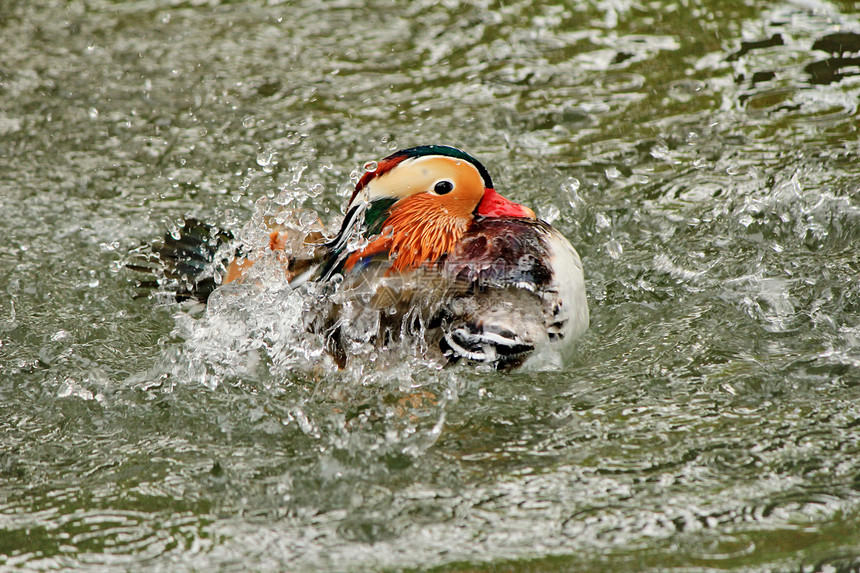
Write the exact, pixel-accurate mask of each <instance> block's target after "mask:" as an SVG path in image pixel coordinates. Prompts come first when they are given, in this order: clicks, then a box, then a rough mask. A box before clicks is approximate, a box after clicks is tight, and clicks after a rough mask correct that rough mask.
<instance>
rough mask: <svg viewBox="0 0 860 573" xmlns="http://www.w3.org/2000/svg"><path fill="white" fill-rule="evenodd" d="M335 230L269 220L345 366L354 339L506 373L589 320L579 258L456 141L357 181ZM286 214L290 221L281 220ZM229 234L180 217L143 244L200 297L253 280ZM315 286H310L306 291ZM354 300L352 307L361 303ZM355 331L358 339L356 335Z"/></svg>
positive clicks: (290, 273) (398, 159)
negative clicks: (319, 305) (175, 227)
mask: <svg viewBox="0 0 860 573" xmlns="http://www.w3.org/2000/svg"><path fill="white" fill-rule="evenodd" d="M345 212H346V215H345V216H344V219H343V221H342V223H341V225H340V229H339V231H338V232H337V233H336V234H335V235H334V237H332V238H331V239H328V240H327V238H326V237H325V234H324V229H323V227H322V225H321V224H319V223H318V224H316V225H312V226H311V228H310V229H309V228H308V226H307V225H304V226H297V225H292V226H291V225H290V224H289V218H290V217H289V215H293V216H294V217H295V216H296V214H295V213H288V214H287V215H288V216H287V217H285V216H283V215H281V216H280V217H278V218H277V220H276V221H275V220H272V219H270V220H269V221H268V226H269V230H270V234H269V236H268V244H267V245H265V246H262V247H261V248H262V249H264V250H265V251H271V252H273V253H274V254H275V255H276V258H277V260H278V261H279V264H280V265H281V266H282V267H283V270H284V272H285V274H286V277H287V279H288V280H289V282H290V286H291V287H292V288H296V289H298V288H313V289H314V291H315V292H317V293H320V292H322V293H324V296H325V297H327V300H328V301H329V303H330V304H328V305H327V308H326V309H325V310H324V311H322V312H317V313H315V316H314V318H312V319H309V321H308V325H307V326H308V329H309V330H311V331H312V332H316V333H319V334H320V335H321V336H324V337H325V345H326V349H327V350H328V352H329V353H330V354H331V356H332V357H334V358H335V360H336V362H337V364H338V365H339V366H341V367H343V366H344V365H345V363H346V362H347V360H348V357H349V348H350V344H349V342H350V341H351V340H354V339H356V338H358V339H361V340H364V341H371V342H372V343H373V344H375V346H376V347H377V348H380V349H384V348H387V347H389V346H391V345H392V344H393V343H394V342H396V341H397V340H403V339H404V338H416V337H417V338H420V343H419V344H417V345H416V346H415V347H416V348H418V349H419V350H420V351H421V352H423V353H425V354H438V355H439V356H441V359H442V360H443V361H446V362H449V363H453V362H457V361H460V360H464V361H467V362H471V363H485V364H489V365H491V366H492V367H494V368H500V369H504V368H512V367H516V366H519V365H521V364H522V363H523V362H524V361H526V359H528V358H529V357H530V356H531V355H533V354H535V353H539V352H540V351H542V350H543V349H544V348H549V349H552V350H554V351H555V355H556V356H558V355H559V354H558V352H557V351H558V350H561V349H564V348H565V347H566V346H567V345H568V344H569V343H570V342H571V341H573V340H574V339H576V338H577V337H579V336H580V335H582V334H583V333H584V332H585V330H586V329H587V327H588V321H589V317H588V306H587V301H586V294H585V282H584V276H583V268H582V263H581V262H580V258H579V255H578V254H577V252H576V251H575V250H574V248H573V247H572V246H571V244H570V243H569V242H568V240H567V239H566V238H565V237H564V236H563V235H561V234H560V233H559V232H558V231H557V230H555V229H554V228H553V227H552V226H550V225H549V224H548V223H546V222H544V221H542V220H540V219H538V218H536V217H535V214H534V212H533V211H532V210H531V209H529V208H528V207H525V206H523V205H520V204H518V203H515V202H513V201H510V200H508V199H506V198H504V197H502V196H501V195H499V194H498V193H497V192H496V191H495V188H494V186H493V182H492V179H491V178H490V174H489V172H488V171H487V170H486V168H485V167H484V166H483V165H482V164H481V163H480V162H478V160H476V159H475V158H473V157H472V156H470V155H468V154H467V153H465V152H463V151H460V150H459V149H455V148H453V147H447V146H441V145H428V146H421V147H413V148H410V149H404V150H401V151H397V152H395V153H393V154H392V155H389V156H388V157H386V158H385V159H383V160H382V161H380V162H379V163H378V164H377V167H376V169H374V170H372V171H367V172H366V173H365V174H364V175H363V176H362V177H361V179H360V180H359V181H358V183H357V184H356V186H355V191H354V192H353V193H352V196H351V198H350V200H349V202H348V204H347V207H346V211H345ZM285 221H287V222H286V223H285ZM234 242H235V241H233V236H232V234H230V233H229V232H226V231H222V230H217V229H215V228H213V227H211V226H210V225H208V224H205V223H202V222H200V221H197V220H193V219H189V220H186V221H185V224H184V226H183V227H182V228H181V229H180V231H179V232H178V233H176V232H174V233H172V234H171V233H168V234H166V235H165V237H164V239H163V240H162V241H161V242H160V243H157V244H155V245H153V247H152V253H151V254H150V256H149V257H148V260H149V262H150V263H153V262H154V263H155V267H153V266H152V265H149V266H146V265H130V266H132V267H133V268H135V269H136V270H144V271H149V272H152V271H153V269H154V268H156V269H157V272H159V273H161V274H162V279H161V284H162V286H163V284H164V282H165V280H166V281H168V282H171V281H172V283H171V284H172V286H173V291H172V294H173V295H174V296H176V298H177V299H179V300H182V299H188V298H191V299H196V300H199V301H201V302H205V301H206V299H207V298H208V296H209V295H210V294H211V293H212V292H213V291H214V290H215V289H216V288H218V286H219V283H220V284H228V283H241V282H243V281H245V280H246V279H247V277H248V276H250V273H249V270H250V269H251V268H252V266H253V265H254V264H255V263H254V262H253V260H252V257H250V256H247V255H245V254H244V253H242V252H241V251H240V252H237V251H236V249H235V248H234V247H231V245H232V243H234ZM311 285H313V286H312V287H311ZM359 300H360V301H361V304H355V302H356V301H359ZM357 329H358V330H363V332H359V333H356V332H355V331H356V330H357Z"/></svg>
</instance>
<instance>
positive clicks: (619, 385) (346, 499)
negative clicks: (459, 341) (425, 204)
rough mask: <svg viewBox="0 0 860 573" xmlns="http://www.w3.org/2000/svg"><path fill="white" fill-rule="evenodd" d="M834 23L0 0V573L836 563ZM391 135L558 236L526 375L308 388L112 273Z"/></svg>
mask: <svg viewBox="0 0 860 573" xmlns="http://www.w3.org/2000/svg"><path fill="white" fill-rule="evenodd" d="M858 14H860V5H858V3H857V2H856V1H852V0H846V1H842V2H838V1H830V2H827V1H820V0H797V1H793V2H792V1H784V2H780V1H766V0H684V1H682V2H680V3H675V2H668V1H666V0H654V1H648V2H640V1H633V0H590V1H579V2H562V1H552V2H549V1H540V0H537V1H524V0H519V1H517V0H512V1H490V0H473V1H471V2H458V1H455V0H452V1H447V0H446V1H443V2H435V1H432V2H431V1H428V0H417V1H411V2H398V3H391V2H358V1H353V0H337V1H331V2H322V1H310V0H307V1H295V2H285V1H275V0H271V1H269V2H265V1H262V0H260V1H250V2H227V1H218V0H138V1H126V2H111V1H108V0H71V1H68V2H66V1H58V0H56V1H52V0H37V1H35V2H16V1H14V0H5V1H0V54H2V58H0V237H2V239H0V292H2V293H3V296H2V297H0V569H4V570H10V569H21V570H31V571H42V570H51V569H65V570H70V569H83V570H123V571H124V570H170V571H183V570H213V569H219V570H238V571H245V570H267V569H283V570H307V571H322V570H356V571H357V570H404V569H405V570H413V569H422V570H423V569H434V570H440V571H471V570H498V571H537V570H541V571H543V570H549V571H552V570H559V571H568V570H579V571H623V570H661V571H666V570H678V571H681V570H683V571H711V570H743V571H856V570H857V568H858V567H860V282H858V277H860V250H858V244H860V160H858V157H860V137H858V126H860V121H858V117H860V114H858V100H860V16H858ZM427 143H444V144H450V145H455V146H458V147H461V148H463V149H465V150H467V151H469V152H470V153H472V154H473V155H475V156H476V157H478V158H479V159H480V160H481V161H482V162H483V163H484V164H485V165H486V166H487V167H488V168H489V170H490V172H491V173H492V175H493V178H494V180H495V181H496V184H497V188H498V189H499V191H500V192H501V193H503V194H504V195H506V196H508V197H510V198H512V199H514V200H517V201H519V202H521V203H524V204H526V205H529V206H531V207H533V208H534V209H535V211H536V212H537V213H538V214H539V215H540V216H541V217H542V218H544V219H546V220H548V221H550V222H552V223H553V224H554V225H555V226H556V227H557V228H558V229H560V230H561V231H562V232H563V233H564V234H565V235H566V236H567V237H568V238H569V239H570V240H571V242H572V243H573V244H574V245H575V246H576V247H577V249H578V250H579V252H580V254H581V255H582V258H583V263H584V266H585V269H586V280H587V286H588V293H589V301H590V307H591V314H592V325H591V328H590V330H589V331H588V333H587V334H586V336H585V337H584V338H583V339H582V341H581V342H580V343H579V344H578V345H576V346H575V348H574V349H573V351H572V353H571V355H570V356H567V357H566V364H565V365H564V367H562V368H560V369H554V370H549V371H546V372H543V371H526V372H512V373H495V372H487V371H482V370H480V369H477V370H476V369H474V368H469V367H461V366H458V367H455V368H450V369H439V368H438V366H436V365H434V364H432V363H425V362H423V361H422V360H421V359H420V357H417V356H415V357H411V358H407V359H402V360H397V361H387V360H385V359H384V358H378V359H376V358H374V357H373V356H367V357H366V359H365V360H363V361H358V362H356V363H355V364H354V365H352V366H351V367H350V368H347V369H346V370H344V371H337V370H336V369H333V368H329V367H325V366H315V364H316V360H317V358H318V356H317V354H315V353H314V346H313V344H311V343H310V342H308V341H303V340H299V339H298V338H296V336H295V333H293V334H292V335H291V336H292V338H290V335H289V334H288V333H287V332H286V331H288V330H289V325H290V324H291V323H292V322H291V321H294V320H295V312H296V311H297V310H296V309H297V308H298V307H296V305H295V304H293V303H294V302H295V301H291V296H292V295H290V293H287V292H285V291H283V289H280V290H279V289H277V288H273V289H270V290H269V291H268V292H267V294H266V295H265V296H263V295H260V296H261V298H259V299H258V300H256V302H254V303H253V304H254V305H256V306H253V305H251V306H247V305H246V306H244V307H241V308H234V309H232V310H229V309H226V310H225V309H219V310H217V311H216V310H214V309H213V310H212V311H210V313H209V314H204V313H201V312H200V311H199V310H195V309H191V308H186V307H181V306H178V305H175V304H166V303H164V301H163V300H158V299H152V298H147V297H143V298H141V297H138V296H137V295H138V294H139V291H138V289H137V288H136V286H135V277H133V276H132V274H131V273H130V272H129V271H128V270H127V269H124V268H123V264H124V263H125V262H126V261H127V260H128V257H129V255H128V253H129V252H130V251H132V250H133V249H135V248H136V247H138V246H139V245H141V244H142V243H147V242H149V241H151V240H152V239H154V238H156V237H158V236H160V235H162V234H163V233H164V232H165V230H168V229H172V228H175V226H176V225H177V224H178V222H180V221H181V220H182V218H183V217H185V216H195V217H198V218H201V219H203V220H207V221H210V222H213V223H216V224H218V225H220V226H222V227H224V228H227V229H230V230H232V231H234V232H241V230H242V229H243V225H244V223H245V222H246V221H248V220H251V219H252V217H253V216H254V214H255V213H257V214H259V212H260V210H261V208H262V206H263V204H264V203H265V201H266V200H272V199H273V198H274V199H278V198H280V200H289V201H290V202H291V204H292V205H296V206H304V207H307V208H312V209H314V210H316V211H317V212H319V213H320V215H321V217H322V219H323V220H324V221H325V222H326V223H328V224H334V223H336V222H337V221H338V218H339V217H340V214H341V207H342V204H343V202H344V197H345V196H347V194H348V193H349V192H350V189H351V185H352V183H351V182H350V177H351V174H352V176H353V177H354V176H355V173H360V172H361V171H360V170H361V166H362V165H364V164H365V162H367V161H371V160H378V159H380V158H381V157H383V156H385V155H387V154H388V153H389V152H390V151H391V150H393V149H396V148H403V147H408V146H412V145H420V144H427ZM355 170H358V171H355ZM285 198H286V199H285ZM261 201H262V202H261ZM250 304H251V303H249V305H250ZM219 313H220V314H219ZM311 342H312V341H311Z"/></svg>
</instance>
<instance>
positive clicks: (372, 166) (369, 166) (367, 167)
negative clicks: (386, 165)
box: [364, 161, 379, 173]
mask: <svg viewBox="0 0 860 573" xmlns="http://www.w3.org/2000/svg"><path fill="white" fill-rule="evenodd" d="M377 169H379V163H377V162H376V161H368V162H367V163H365V164H364V171H365V172H366V173H374V172H375V171H376V170H377Z"/></svg>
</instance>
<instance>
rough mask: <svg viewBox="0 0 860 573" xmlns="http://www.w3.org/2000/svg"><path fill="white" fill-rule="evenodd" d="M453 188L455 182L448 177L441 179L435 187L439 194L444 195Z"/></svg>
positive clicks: (434, 189)
mask: <svg viewBox="0 0 860 573" xmlns="http://www.w3.org/2000/svg"><path fill="white" fill-rule="evenodd" d="M453 190H454V184H453V183H451V182H450V181H448V180H447V179H443V180H442V181H439V182H438V183H436V185H435V186H434V187H433V191H434V192H435V193H436V194H437V195H444V194H445V193H450V192H451V191H453Z"/></svg>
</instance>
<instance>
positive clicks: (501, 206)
mask: <svg viewBox="0 0 860 573" xmlns="http://www.w3.org/2000/svg"><path fill="white" fill-rule="evenodd" d="M481 217H485V218H486V217H519V218H527V219H534V218H535V214H534V212H533V211H532V210H531V209H529V208H528V207H525V206H523V205H520V204H518V203H514V202H513V201H510V200H508V199H506V198H504V197H502V196H501V195H499V194H498V193H496V191H495V189H494V188H493V182H492V179H491V178H490V174H489V173H488V172H487V170H486V168H485V167H484V166H483V165H481V163H480V162H478V160H477V159H475V158H474V157H472V156H470V155H469V154H467V153H465V152H463V151H460V150H459V149H455V148H453V147H448V146H442V145H427V146H421V147H412V148H410V149H403V150H401V151H398V152H396V153H393V154H392V155H389V156H388V157H386V158H385V159H383V160H382V161H380V162H379V164H378V166H377V168H376V169H375V170H374V171H369V172H367V173H365V174H364V175H363V176H362V178H361V179H360V180H359V181H358V184H357V185H356V187H355V191H354V192H353V194H352V197H351V198H350V201H349V205H348V208H347V215H346V217H345V218H344V222H343V226H342V227H341V230H340V233H338V236H337V237H336V238H335V239H334V240H333V241H332V242H331V243H329V246H330V247H331V248H332V251H333V253H334V254H335V257H333V258H337V260H338V262H336V263H335V262H333V263H332V264H330V265H329V268H330V270H331V271H337V270H339V269H344V270H346V271H349V270H351V269H352V268H353V267H354V266H355V265H356V264H358V263H359V262H361V261H365V260H369V259H370V258H372V257H376V256H385V255H387V256H388V258H389V259H390V260H391V266H392V268H393V269H395V270H398V271H405V270H409V269H413V268H416V267H418V266H421V265H423V264H425V263H432V262H435V261H436V260H438V259H439V257H441V256H442V255H444V254H446V253H448V252H450V251H451V249H453V247H454V245H455V244H456V243H457V242H458V241H459V240H460V239H461V238H462V237H463V235H464V233H465V232H466V231H467V230H468V228H469V226H470V225H471V224H472V223H473V222H474V221H475V220H477V219H479V218H481ZM355 236H358V237H361V238H363V239H366V240H367V241H369V242H368V243H367V244H366V245H365V246H364V247H363V248H361V249H359V250H356V251H354V252H351V253H348V254H346V255H345V256H344V253H345V251H346V245H347V243H348V241H349V239H350V238H353V237H355Z"/></svg>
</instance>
